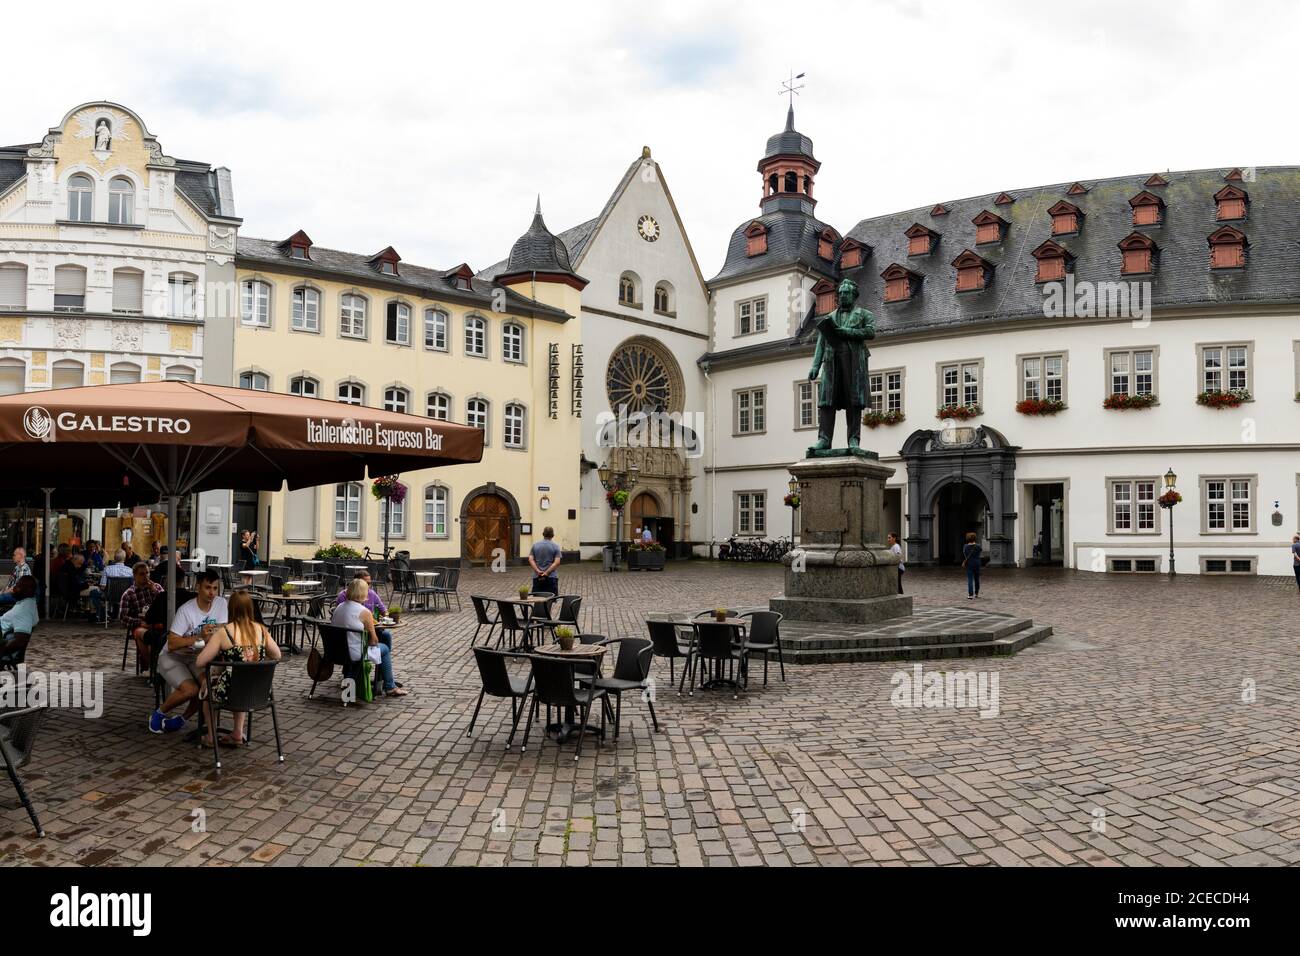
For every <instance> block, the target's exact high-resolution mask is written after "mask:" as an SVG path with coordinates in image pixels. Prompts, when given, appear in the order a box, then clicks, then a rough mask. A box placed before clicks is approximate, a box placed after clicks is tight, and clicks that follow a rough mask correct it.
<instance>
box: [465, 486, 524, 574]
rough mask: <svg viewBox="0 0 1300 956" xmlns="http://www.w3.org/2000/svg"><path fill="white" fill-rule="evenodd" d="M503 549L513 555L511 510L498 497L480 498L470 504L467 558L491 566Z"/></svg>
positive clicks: (466, 521)
mask: <svg viewBox="0 0 1300 956" xmlns="http://www.w3.org/2000/svg"><path fill="white" fill-rule="evenodd" d="M497 548H501V549H503V550H504V551H505V553H506V558H507V559H509V558H513V557H514V555H513V554H511V553H510V506H509V505H508V504H506V500H505V499H504V498H502V497H501V496H499V495H478V496H476V497H475V498H474V500H473V501H471V502H470V503H469V513H468V515H467V516H466V518H465V556H466V557H467V558H469V560H471V561H475V562H484V563H486V562H489V561H491V560H492V552H493V551H495V550H496V549H497Z"/></svg>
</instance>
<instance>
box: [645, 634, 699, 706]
mask: <svg viewBox="0 0 1300 956" xmlns="http://www.w3.org/2000/svg"><path fill="white" fill-rule="evenodd" d="M645 626H646V628H647V629H648V630H649V631H650V641H651V643H652V644H654V649H655V657H663V658H667V660H668V681H669V683H675V684H677V693H678V694H679V695H680V694H681V692H682V689H683V688H684V687H685V686H686V675H687V673H688V672H689V671H690V669H691V663H692V662H693V661H694V659H695V653H694V651H693V650H692V648H693V647H694V638H695V635H694V632H692V633H691V639H690V641H688V643H687V645H686V650H682V638H681V631H680V630H679V628H680V627H681V625H678V624H675V623H674V622H672V621H646V622H645ZM678 659H681V660H684V661H685V662H686V663H685V664H683V665H682V679H681V681H680V682H679V681H678V680H677V677H676V675H675V674H674V666H673V665H674V662H675V661H677V660H678Z"/></svg>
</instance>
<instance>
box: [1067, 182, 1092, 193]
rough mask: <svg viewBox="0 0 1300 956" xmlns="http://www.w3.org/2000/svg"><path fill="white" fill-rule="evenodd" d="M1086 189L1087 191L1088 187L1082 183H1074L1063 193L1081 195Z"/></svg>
mask: <svg viewBox="0 0 1300 956" xmlns="http://www.w3.org/2000/svg"><path fill="white" fill-rule="evenodd" d="M1087 191H1088V187H1087V186H1085V185H1084V184H1083V183H1075V184H1074V185H1073V186H1071V187H1070V188H1069V189H1067V190H1066V191H1065V194H1066V195H1067V196H1082V195H1083V194H1084V193H1086V192H1087Z"/></svg>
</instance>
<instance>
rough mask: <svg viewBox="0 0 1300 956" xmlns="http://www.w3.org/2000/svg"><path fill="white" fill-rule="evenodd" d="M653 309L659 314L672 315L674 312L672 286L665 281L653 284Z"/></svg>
mask: <svg viewBox="0 0 1300 956" xmlns="http://www.w3.org/2000/svg"><path fill="white" fill-rule="evenodd" d="M655 311H656V312H658V313H659V314H660V315H672V314H673V313H674V303H673V287H672V285H671V284H669V283H667V282H660V283H658V284H657V285H655Z"/></svg>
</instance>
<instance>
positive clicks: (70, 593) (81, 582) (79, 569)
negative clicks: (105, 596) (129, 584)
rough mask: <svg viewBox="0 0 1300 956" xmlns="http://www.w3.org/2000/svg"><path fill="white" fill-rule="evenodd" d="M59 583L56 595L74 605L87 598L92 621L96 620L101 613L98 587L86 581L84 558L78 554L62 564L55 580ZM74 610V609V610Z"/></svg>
mask: <svg viewBox="0 0 1300 956" xmlns="http://www.w3.org/2000/svg"><path fill="white" fill-rule="evenodd" d="M56 580H57V581H58V582H59V590H58V593H59V594H60V595H62V596H63V599H64V600H65V601H67V602H68V603H69V604H74V605H75V604H76V603H77V601H78V600H79V599H81V598H88V599H89V600H90V605H91V607H92V608H93V612H92V613H93V615H94V617H93V618H92V619H93V620H98V619H99V617H100V611H101V603H102V600H101V595H100V591H99V587H98V586H97V585H95V584H92V583H90V582H88V581H87V580H86V556H85V555H84V554H81V553H80V552H78V553H77V554H74V555H72V556H71V557H69V558H68V560H66V561H64V562H63V566H62V567H61V568H59V573H58V576H57V578H56ZM74 610H75V608H74Z"/></svg>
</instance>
